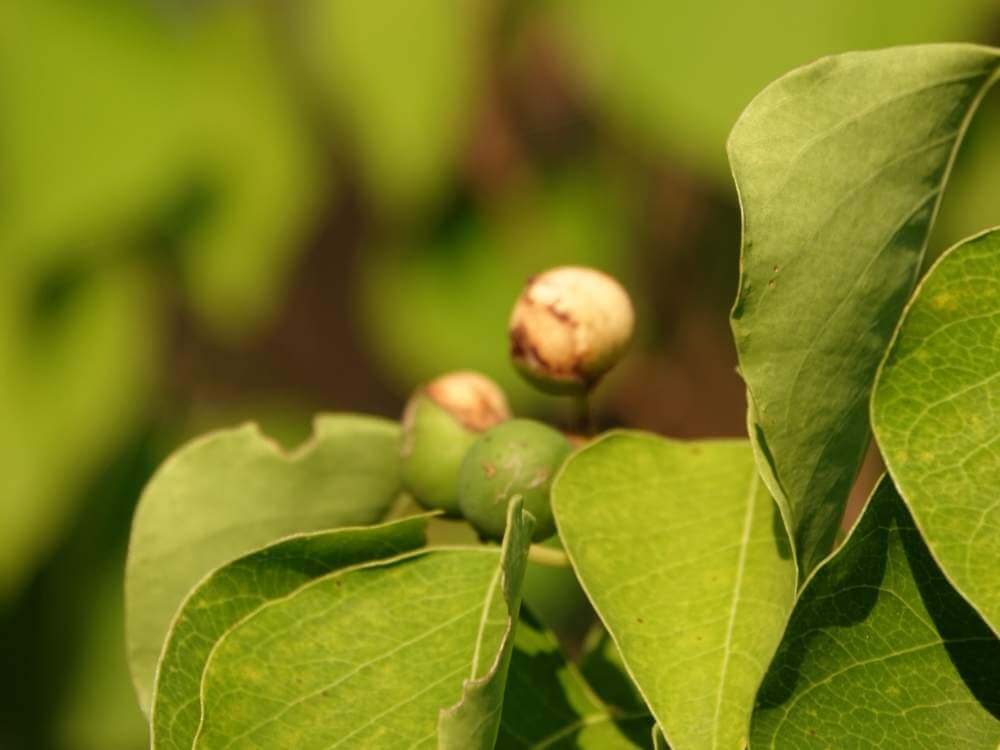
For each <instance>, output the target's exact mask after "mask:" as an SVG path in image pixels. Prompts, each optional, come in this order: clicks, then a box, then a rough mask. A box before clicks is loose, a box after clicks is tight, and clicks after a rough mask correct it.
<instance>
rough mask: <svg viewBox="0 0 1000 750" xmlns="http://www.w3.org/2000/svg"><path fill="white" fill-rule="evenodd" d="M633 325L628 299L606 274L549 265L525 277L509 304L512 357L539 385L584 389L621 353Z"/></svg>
mask: <svg viewBox="0 0 1000 750" xmlns="http://www.w3.org/2000/svg"><path fill="white" fill-rule="evenodd" d="M634 328H635V312H634V310H633V308H632V300H631V299H630V298H629V296H628V293H627V292H626V291H625V289H624V288H623V287H622V285H621V284H619V283H618V282H617V281H616V280H615V279H613V278H612V277H611V276H608V275H607V274H606V273H603V272H601V271H597V270H595V269H593V268H582V267H578V266H562V267H559V268H553V269H550V270H548V271H545V272H544V273H541V274H539V275H537V276H534V277H532V278H531V279H529V280H528V283H527V285H526V286H525V287H524V289H523V290H522V291H521V295H520V296H519V297H518V298H517V302H516V303H515V304H514V310H513V312H512V313H511V316H510V326H509V333H510V353H511V359H512V360H513V362H514V366H515V367H516V368H517V369H518V371H519V372H520V373H521V374H522V375H523V376H524V377H525V378H526V379H527V380H528V381H530V382H531V383H533V384H534V385H535V386H537V387H538V388H540V389H541V390H543V391H547V392H549V393H557V394H584V393H586V392H587V391H589V390H590V389H591V388H593V386H594V385H595V384H596V383H597V381H598V380H600V378H601V376H603V375H604V374H605V373H606V372H607V371H608V370H610V369H611V368H612V367H614V365H615V364H616V363H617V362H618V360H619V359H621V356H622V354H624V352H625V350H626V349H627V348H628V345H629V343H630V342H631V340H632V333H633V329H634Z"/></svg>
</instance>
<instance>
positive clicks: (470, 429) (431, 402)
mask: <svg viewBox="0 0 1000 750" xmlns="http://www.w3.org/2000/svg"><path fill="white" fill-rule="evenodd" d="M508 416H509V411H508V409H507V402H506V399H505V398H504V396H503V392H502V391H501V390H500V387H499V386H497V385H496V384H495V383H494V382H493V381H492V380H490V379H488V378H486V377H484V376H482V375H478V374H477V373H471V372H456V373H451V374H449V375H444V376H442V377H440V378H437V379H436V380H434V381H432V382H431V383H429V384H428V385H426V386H425V387H423V388H421V389H420V390H418V391H417V392H416V393H414V394H413V396H412V397H411V398H410V401H409V402H408V403H407V405H406V410H405V411H404V413H403V425H402V428H403V436H402V441H401V443H400V464H399V470H400V480H401V482H402V485H403V488H404V489H405V490H406V491H407V492H409V493H410V494H411V495H413V497H414V498H415V499H416V500H417V502H419V503H420V504H421V505H422V506H424V507H425V508H428V509H429V510H443V511H445V512H446V513H448V514H449V515H455V516H457V515H458V514H459V508H458V471H459V467H460V466H461V465H462V459H463V458H464V457H465V454H466V451H468V449H469V448H470V447H471V446H472V444H473V443H474V442H475V441H476V438H478V437H479V436H480V435H481V434H482V433H483V431H484V430H486V429H487V428H489V427H492V426H493V425H495V424H497V423H499V422H501V421H502V420H504V419H507V418H508Z"/></svg>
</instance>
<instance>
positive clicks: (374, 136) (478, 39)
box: [296, 0, 494, 218]
mask: <svg viewBox="0 0 1000 750" xmlns="http://www.w3.org/2000/svg"><path fill="white" fill-rule="evenodd" d="M493 5H494V3H491V2H487V1H486V0H424V1H423V2H419V3H417V2H412V1H411V0H381V1H380V2H342V1H341V0H303V2H302V3H301V7H300V8H299V9H298V13H297V16H298V18H297V19H296V20H297V22H298V27H299V30H300V34H301V37H300V38H301V40H302V48H303V50H304V52H305V55H304V57H305V63H306V67H307V68H308V70H309V71H310V73H311V75H312V76H313V77H314V83H315V86H316V90H317V93H318V95H319V98H320V100H321V101H322V102H323V104H324V106H325V107H326V109H327V110H328V112H329V114H330V117H331V119H332V121H333V123H334V125H333V129H334V132H336V133H338V134H343V135H344V137H345V138H346V139H347V140H348V142H349V144H350V146H351V147H353V151H354V158H355V159H356V160H357V161H358V166H359V168H360V170H361V173H362V179H363V181H364V183H365V188H366V190H367V192H369V193H370V194H371V196H372V198H373V199H374V201H375V203H376V204H377V207H378V208H379V209H382V210H385V211H388V212H389V213H390V214H398V215H403V216H404V217H407V218H413V214H414V212H419V211H420V210H422V209H427V208H428V207H432V206H433V205H434V204H435V202H436V201H439V200H440V199H441V198H442V196H443V195H446V194H447V191H448V189H449V187H450V185H449V178H450V177H451V176H452V175H453V173H454V172H455V169H456V166H457V163H458V160H459V157H460V155H461V149H462V147H463V145H464V141H465V140H467V139H468V137H469V132H470V129H471V128H470V125H471V123H470V118H469V113H470V111H471V110H472V109H473V105H474V104H475V102H476V100H477V99H478V98H479V97H480V95H481V91H482V87H483V72H484V69H485V60H486V55H487V53H488V51H489V50H488V49H486V43H485V42H486V39H485V34H484V32H485V30H486V23H485V22H486V21H487V14H488V12H489V11H490V10H491V8H492V7H493ZM418 215H419V213H418Z"/></svg>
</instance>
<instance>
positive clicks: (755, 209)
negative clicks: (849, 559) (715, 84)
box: [729, 44, 1000, 579]
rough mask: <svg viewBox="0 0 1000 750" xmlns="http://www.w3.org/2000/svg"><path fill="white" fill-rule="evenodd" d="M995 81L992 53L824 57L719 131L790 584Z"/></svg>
mask: <svg viewBox="0 0 1000 750" xmlns="http://www.w3.org/2000/svg"><path fill="white" fill-rule="evenodd" d="M998 74H1000V50H996V49H992V48H988V47H976V46H972V45H960V44H942V45H925V46H915V47H899V48H893V49H887V50H880V51H876V52H856V53H848V54H844V55H838V56H835V57H828V58H824V59H821V60H818V61H817V62H815V63H812V64H810V65H807V66H805V67H803V68H799V69H798V70H795V71H793V72H791V73H789V74H788V75H786V76H784V77H782V78H780V79H779V80H778V81H776V82H775V83H773V84H771V85H770V86H769V87H768V88H767V89H765V90H764V91H763V92H762V93H761V94H760V95H758V96H757V98H756V99H754V101H753V102H752V103H751V104H750V106H749V107H748V108H747V109H746V111H744V113H743V115H742V116H741V118H740V119H739V121H738V122H737V123H736V126H735V127H734V129H733V132H732V135H731V136H730V140H729V155H730V161H731V163H732V167H733V174H734V176H735V178H736V184H737V188H738V190H739V195H740V202H741V205H742V209H743V246H742V265H741V276H740V287H739V295H738V297H737V299H736V303H735V305H734V307H733V311H732V327H733V333H734V336H735V339H736V346H737V350H738V353H739V360H740V370H741V372H742V375H743V378H744V380H745V381H746V383H747V391H748V400H749V402H750V413H749V434H750V437H751V439H752V440H753V441H754V443H755V449H756V450H757V452H758V456H759V462H760V464H761V471H762V476H763V477H764V479H765V481H766V482H767V483H768V486H769V487H770V489H771V492H772V494H773V495H774V497H775V499H776V500H777V501H778V503H779V505H780V506H781V507H782V511H783V513H784V515H785V519H786V523H787V524H788V527H789V530H790V533H791V536H792V538H793V540H794V543H795V548H796V551H797V553H798V563H799V566H800V573H801V578H802V579H805V578H806V577H807V575H808V573H809V572H810V571H811V570H812V569H813V568H814V567H815V566H816V565H817V563H818V562H819V561H820V560H822V559H823V558H824V557H825V556H826V554H827V553H828V552H829V551H830V549H831V546H832V543H833V540H834V536H835V534H836V530H837V527H838V525H839V522H840V518H841V515H842V513H843V509H844V504H845V502H846V498H847V494H848V491H849V489H850V486H851V483H852V482H853V480H854V477H855V475H856V473H857V471H858V468H859V466H860V464H861V460H862V457H863V454H864V451H865V448H866V447H867V445H868V440H869V426H868V410H867V400H868V395H869V393H870V391H871V387H872V384H873V382H874V378H875V371H876V368H877V367H878V364H879V362H880V360H881V359H882V356H883V354H884V352H885V349H886V347H887V346H888V342H889V339H890V337H891V336H892V332H893V330H894V328H895V325H896V322H897V321H898V319H899V315H900V313H901V312H902V309H903V305H904V304H905V302H906V299H907V298H908V296H909V294H910V292H911V290H912V288H913V285H914V283H915V281H916V277H917V273H918V270H919V269H920V266H921V262H922V259H923V254H924V249H925V246H926V243H927V238H928V234H929V232H930V228H931V225H932V224H933V221H934V218H935V215H936V213H937V209H938V205H939V202H940V200H941V195H942V191H943V190H944V187H945V183H946V181H947V178H948V174H949V171H950V169H951V165H952V162H953V160H954V157H955V153H956V150H957V149H958V147H959V144H960V143H961V140H962V136H963V134H964V132H965V129H966V127H967V125H968V123H969V120H970V118H971V117H972V115H973V113H974V111H975V109H976V106H977V104H978V103H979V101H980V99H981V98H982V97H983V95H984V94H985V93H986V91H987V90H988V89H989V88H990V86H991V85H992V83H993V82H994V81H995V80H996V78H997V75H998Z"/></svg>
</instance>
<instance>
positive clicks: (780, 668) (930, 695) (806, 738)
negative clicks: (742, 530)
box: [751, 477, 1000, 750]
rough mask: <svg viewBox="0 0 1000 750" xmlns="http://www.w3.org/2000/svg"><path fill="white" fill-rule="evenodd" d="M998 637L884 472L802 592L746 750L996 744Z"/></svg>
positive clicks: (999, 723) (999, 726)
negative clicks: (940, 563)
mask: <svg viewBox="0 0 1000 750" xmlns="http://www.w3.org/2000/svg"><path fill="white" fill-rule="evenodd" d="M997 674H1000V641H997V639H996V637H995V636H994V635H993V633H991V632H990V629H989V628H988V627H987V626H986V624H985V623H984V622H983V621H982V619H981V618H980V617H979V616H978V615H977V614H976V612H975V611H973V610H972V608H970V607H969V606H968V604H967V603H966V602H965V601H964V600H963V599H962V597H961V596H960V595H959V594H958V593H957V592H956V591H955V590H954V589H953V588H952V587H951V585H950V584H949V583H948V581H947V580H946V579H945V578H944V576H943V575H942V574H941V571H940V570H939V569H938V567H937V566H936V565H935V563H934V560H933V559H932V558H931V555H930V554H929V552H928V550H927V547H926V545H925V544H924V542H923V540H922V539H921V538H920V533H919V532H918V530H917V528H916V527H915V526H914V524H913V520H912V518H911V517H910V514H909V512H908V511H907V509H906V506H905V505H904V504H903V503H902V502H901V500H900V499H899V496H898V495H897V494H896V491H895V488H894V487H893V485H892V482H891V481H890V480H889V479H888V478H886V477H884V478H883V479H882V481H881V482H880V483H879V485H878V487H877V488H876V489H875V492H874V493H873V495H872V498H871V500H870V501H869V504H868V507H867V509H866V510H865V512H864V515H863V516H862V518H861V520H860V521H858V523H857V525H856V526H855V528H854V529H853V531H852V532H851V534H850V536H849V537H848V539H847V541H846V542H845V543H844V546H843V547H841V548H840V549H839V550H838V551H837V553H836V554H835V555H834V556H833V557H832V558H831V559H830V560H829V561H828V562H826V563H824V564H823V565H822V566H821V567H819V568H817V570H816V572H815V573H814V575H813V577H812V578H811V579H810V580H809V581H808V582H807V584H806V585H805V587H804V588H803V591H802V594H801V597H800V599H799V601H798V603H797V604H796V606H795V611H794V612H793V614H792V618H791V620H790V622H789V625H788V630H787V632H786V634H785V639H784V641H782V644H781V648H780V649H779V651H778V654H777V656H776V657H775V660H774V663H773V664H772V665H771V668H770V670H769V671H768V675H767V679H766V680H765V682H764V685H763V687H762V688H761V691H760V695H759V696H758V705H757V708H756V710H755V711H754V716H753V725H752V733H751V747H753V748H765V747H770V748H785V747H794V748H802V749H803V750H808V749H809V748H831V747H837V748H840V747H852V748H879V750H891V749H892V748H900V749H901V750H914V749H915V748H927V749H928V750H931V749H933V750H937V749H938V748H945V747H947V748H956V750H957V749H958V748H970V749H971V748H995V747H996V746H997V743H998V742H1000V682H998V681H997V679H996V677H997Z"/></svg>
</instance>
